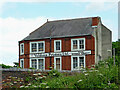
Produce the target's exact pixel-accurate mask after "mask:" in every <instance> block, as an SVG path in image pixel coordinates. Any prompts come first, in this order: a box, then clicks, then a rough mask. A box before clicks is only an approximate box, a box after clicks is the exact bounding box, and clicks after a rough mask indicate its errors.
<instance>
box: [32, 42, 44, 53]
mask: <svg viewBox="0 0 120 90" xmlns="http://www.w3.org/2000/svg"><path fill="white" fill-rule="evenodd" d="M32 43H36V44H37V51H36V52H32V50H31V49H32ZM38 43H43V44H44V45H43V51H38ZM42 52H45V41H38V42H30V53H42Z"/></svg>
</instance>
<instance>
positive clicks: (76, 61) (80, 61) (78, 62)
mask: <svg viewBox="0 0 120 90" xmlns="http://www.w3.org/2000/svg"><path fill="white" fill-rule="evenodd" d="M83 67H84V68H85V56H71V69H72V70H80V68H83Z"/></svg>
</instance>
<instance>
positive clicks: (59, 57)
mask: <svg viewBox="0 0 120 90" xmlns="http://www.w3.org/2000/svg"><path fill="white" fill-rule="evenodd" d="M56 58H60V71H61V70H62V60H61V57H54V69H55V70H56Z"/></svg>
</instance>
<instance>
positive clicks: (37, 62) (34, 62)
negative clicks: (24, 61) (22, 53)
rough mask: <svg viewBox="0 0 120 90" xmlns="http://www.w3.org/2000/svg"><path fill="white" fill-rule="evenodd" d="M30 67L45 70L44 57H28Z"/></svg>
mask: <svg viewBox="0 0 120 90" xmlns="http://www.w3.org/2000/svg"><path fill="white" fill-rule="evenodd" d="M30 67H31V68H35V69H41V70H45V58H34V59H30Z"/></svg>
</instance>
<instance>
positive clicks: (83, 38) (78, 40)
mask: <svg viewBox="0 0 120 90" xmlns="http://www.w3.org/2000/svg"><path fill="white" fill-rule="evenodd" d="M74 40H77V49H73V41H74ZM79 40H84V49H79ZM76 50H85V38H76V39H71V51H76Z"/></svg>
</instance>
